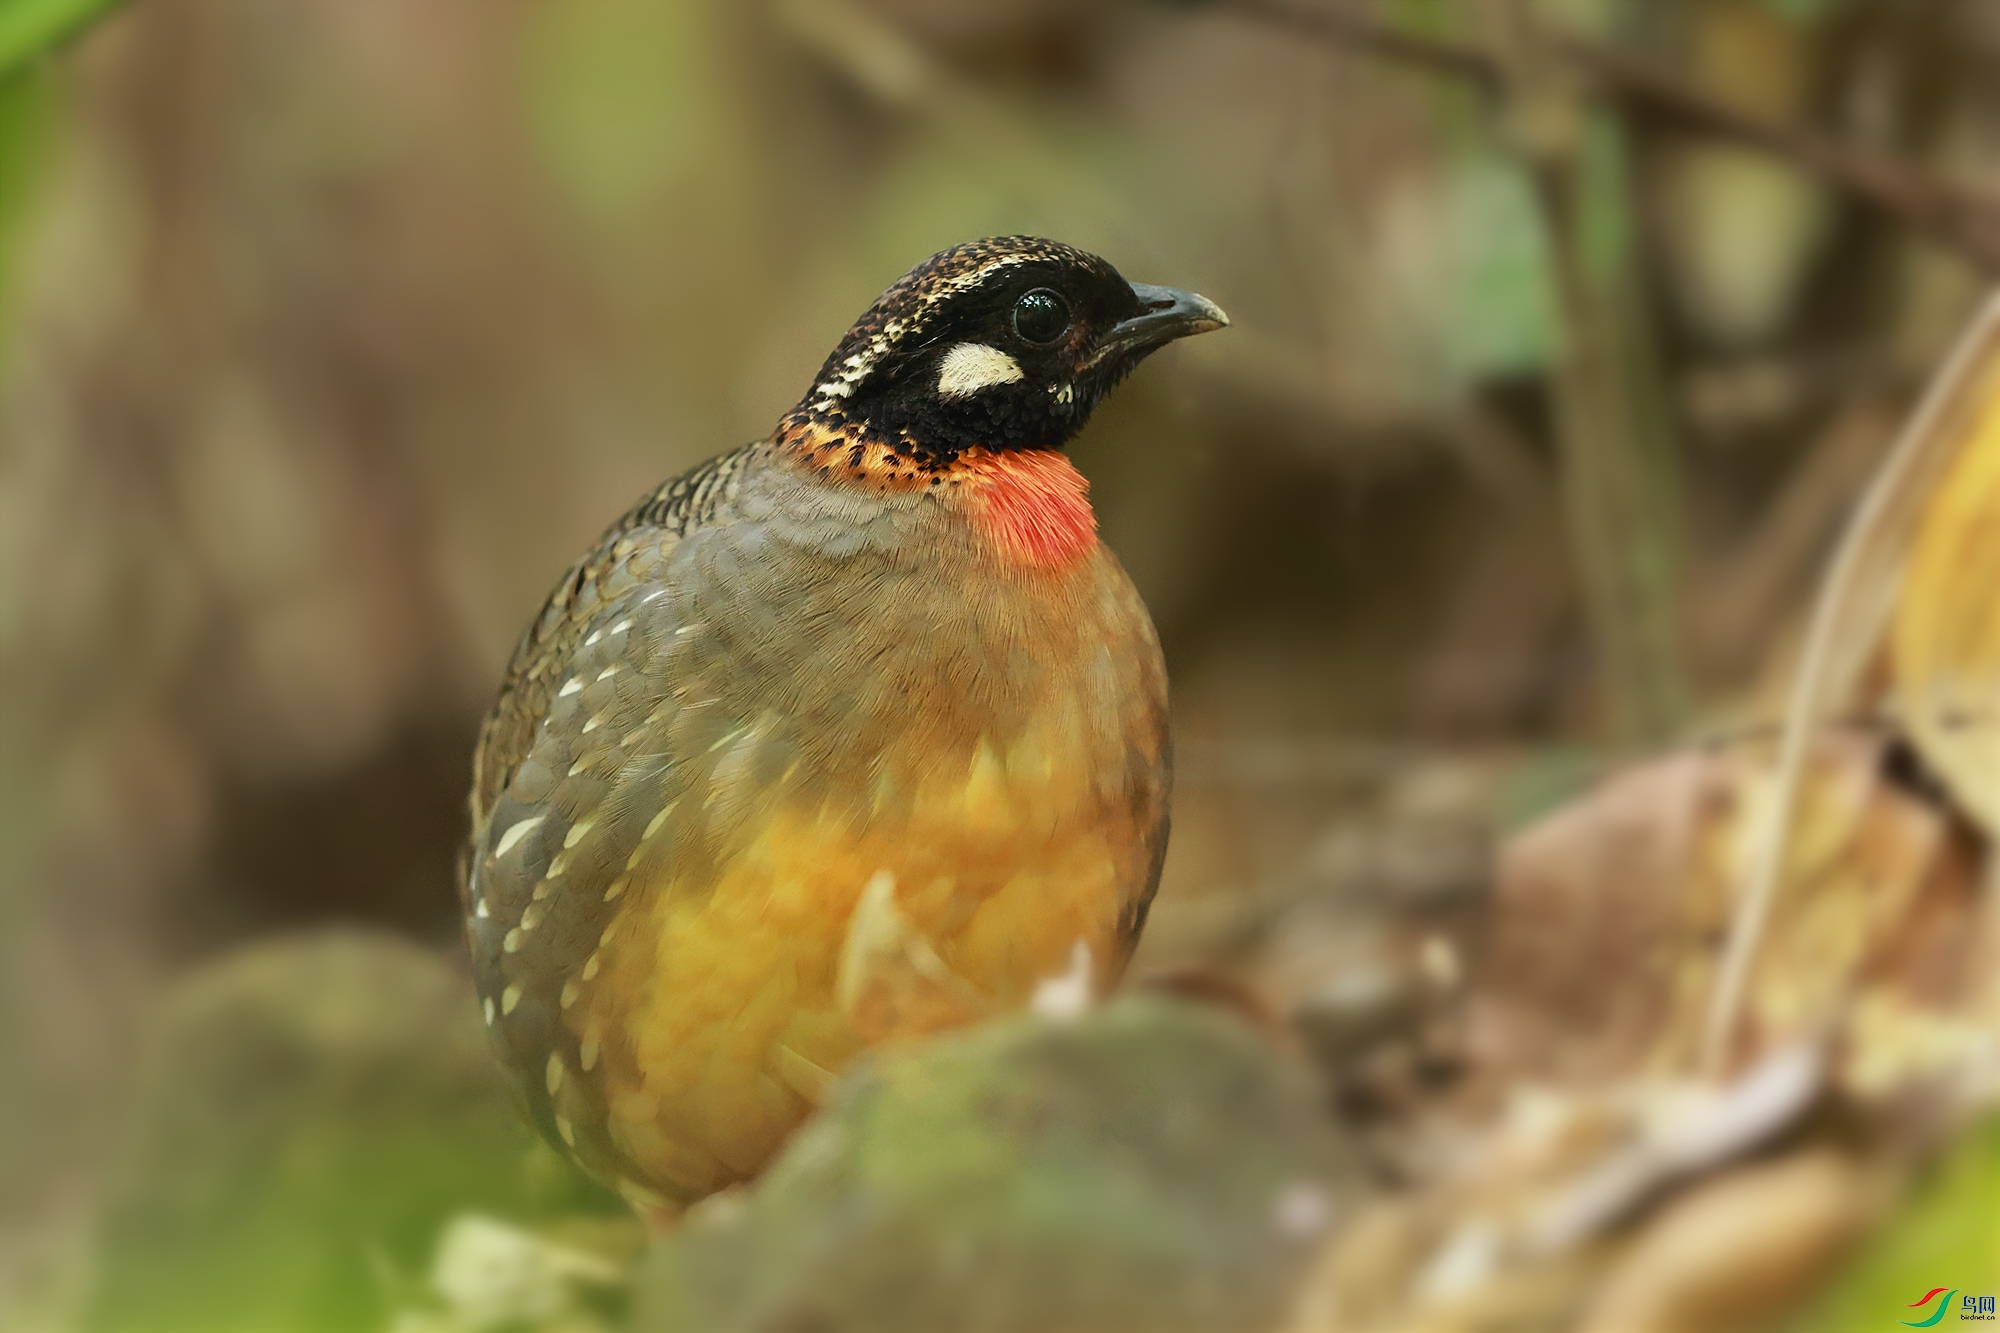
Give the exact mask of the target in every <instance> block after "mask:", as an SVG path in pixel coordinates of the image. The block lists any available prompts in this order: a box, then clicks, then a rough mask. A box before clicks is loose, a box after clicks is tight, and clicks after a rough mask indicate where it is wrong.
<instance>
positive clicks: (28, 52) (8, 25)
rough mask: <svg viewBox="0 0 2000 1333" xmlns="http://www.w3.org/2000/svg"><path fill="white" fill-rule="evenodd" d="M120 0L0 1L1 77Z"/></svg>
mask: <svg viewBox="0 0 2000 1333" xmlns="http://www.w3.org/2000/svg"><path fill="white" fill-rule="evenodd" d="M120 3H121V0H0V79H8V78H12V77H13V76H14V75H16V74H18V73H20V72H21V71H22V70H23V69H25V68H27V67H28V66H29V65H31V64H33V63H34V62H35V61H36V60H38V59H40V58H41V57H42V56H44V55H47V54H48V53H49V52H50V51H51V50H53V49H54V48H55V47H57V46H59V45H60V44H61V43H63V42H64V41H66V40H68V39H69V38H70V37H72V36H74V35H75V34H76V33H77V32H78V31H80V30H81V29H82V28H83V27H84V26H85V25H86V24H88V23H90V22H91V21H92V20H93V19H96V18H98V17H100V16H101V15H103V14H105V13H106V12H108V11H109V10H111V9H114V8H116V7H117V6H118V5H119V4H120Z"/></svg>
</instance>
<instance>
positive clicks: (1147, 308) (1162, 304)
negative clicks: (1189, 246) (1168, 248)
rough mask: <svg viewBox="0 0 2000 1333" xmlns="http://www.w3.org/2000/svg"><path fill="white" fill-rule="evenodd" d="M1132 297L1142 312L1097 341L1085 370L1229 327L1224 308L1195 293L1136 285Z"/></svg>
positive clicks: (1133, 357) (1115, 325) (1119, 323)
mask: <svg viewBox="0 0 2000 1333" xmlns="http://www.w3.org/2000/svg"><path fill="white" fill-rule="evenodd" d="M1132 294H1133V295H1134V296H1136V297H1138V298H1139V308H1140V313H1139V314H1137V315H1134V316H1133V317H1132V318H1130V319H1126V320H1120V321H1119V322H1118V323H1116V324H1114V325H1112V326H1111V328H1110V329H1109V330H1107V331H1106V332H1105V334H1104V336H1103V337H1102V338H1100V339H1098V340H1097V346H1096V347H1095V348H1093V349H1091V353H1090V360H1089V361H1088V362H1087V363H1086V365H1085V369H1088V368H1089V367H1090V366H1094V365H1096V364H1098V363H1099V362H1100V361H1104V360H1106V359H1107V358H1110V357H1129V358H1132V359H1137V358H1138V357H1141V356H1144V355H1145V354H1146V353H1148V352H1150V351H1153V350H1154V349H1155V348H1159V347H1164V346H1166V345H1167V344H1168V343H1170V342H1172V341H1173V340H1174V339H1176V338H1186V337H1189V336H1191V335H1193V334H1197V333H1208V332H1210V331H1211V330H1214V329H1221V328H1227V327H1228V326H1229V316H1227V315H1225V314H1223V313H1222V307H1221V306H1219V305H1217V304H1216V303H1215V302H1213V301H1211V300H1209V299H1208V298H1207V297H1206V296H1200V295H1197V294H1196V293H1194V292H1184V291H1182V290H1181V289H1180V288H1178V287H1155V286H1153V285H1152V284H1151V283H1145V282H1135V283H1133V284H1132Z"/></svg>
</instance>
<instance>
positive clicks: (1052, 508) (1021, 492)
mask: <svg viewBox="0 0 2000 1333" xmlns="http://www.w3.org/2000/svg"><path fill="white" fill-rule="evenodd" d="M956 466H957V467H958V468H962V469H964V471H965V472H966V474H967V484H968V485H969V486H970V488H971V491H972V494H971V496H970V497H969V498H970V501H971V504H972V507H973V514H974V521H975V522H977V523H978V524H979V526H980V527H981V528H983V529H984V530H985V531H986V533H987V534H988V535H989V536H991V537H992V538H993V541H994V544H995V545H997V546H998V547H999V548H1000V550H1001V551H1002V552H1003V553H1004V554H1005V555H1007V556H1008V557H1009V558H1010V559H1012V560H1013V561H1014V562H1015V563H1017V564H1022V565H1027V566H1029V567H1031V568H1036V569H1048V568H1053V567H1057V566H1062V565H1067V564H1069V563H1071V562H1072V561H1074V560H1078V559H1080V558H1082V557H1083V556H1084V555H1085V554H1087V553H1088V552H1089V551H1090V550H1091V548H1093V547H1095V546H1096V545H1097V514H1096V512H1095V511H1093V510H1092V509H1091V507H1090V483H1089V482H1088V481H1086V480H1084V476H1083V474H1082V473H1081V472H1078V471H1077V470H1076V467H1075V465H1074V464H1072V463H1071V462H1070V461H1069V459H1068V458H1066V457H1064V456H1063V455H1062V454H1060V453H1057V452H1055V451H1054V450H1052V449H1051V450H1044V449H1037V450H1033V451H1029V452H1007V453H986V452H984V451H983V450H972V451H968V452H967V453H966V454H964V455H963V456H961V457H960V459H959V461H958V463H957V464H956Z"/></svg>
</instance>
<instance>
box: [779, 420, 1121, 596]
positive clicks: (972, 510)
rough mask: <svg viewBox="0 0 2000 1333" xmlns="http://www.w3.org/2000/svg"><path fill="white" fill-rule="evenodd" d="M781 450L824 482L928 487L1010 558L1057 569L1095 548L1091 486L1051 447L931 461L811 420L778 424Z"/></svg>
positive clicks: (967, 453) (890, 487)
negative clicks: (958, 511) (964, 515)
mask: <svg viewBox="0 0 2000 1333" xmlns="http://www.w3.org/2000/svg"><path fill="white" fill-rule="evenodd" d="M778 438H779V443H780V446H781V448H782V449H784V450H785V451H787V452H789V454H790V455H791V457H792V458H793V459H794V460H795V461H796V462H797V463H798V464H799V465H800V466H802V467H805V468H807V469H809V470H811V471H813V472H816V473H817V474H818V475H819V476H821V477H822V478H825V479H826V480H827V481H829V482H835V483H838V484H841V485H847V486H862V487H867V488H869V489H871V490H878V491H884V492H889V491H899V492H904V493H908V492H912V491H932V492H936V493H937V494H938V496H939V498H940V499H943V500H944V501H945V502H946V503H950V504H957V505H959V506H961V507H962V512H964V513H966V514H967V516H968V517H970V518H971V520H972V522H973V525H974V526H975V527H976V528H978V530H979V531H980V532H982V533H984V534H985V535H986V536H987V537H988V538H990V539H991V540H992V542H993V544H994V546H995V548H996V549H997V550H998V551H999V552H1000V554H1001V555H1002V557H1004V558H1005V559H1006V560H1007V562H1008V563H1010V564H1013V565H1017V566H1020V567H1024V568H1028V569H1060V568H1062V567H1064V566H1067V565H1070V564H1073V563H1075V562H1076V561H1077V560H1080V559H1082V558H1083V557H1084V556H1086V555H1088V554H1089V553H1090V552H1091V551H1092V550H1094V549H1096V546H1097V514H1096V511H1094V510H1093V509H1091V507H1090V483H1089V482H1088V481H1087V480H1085V479H1084V475H1083V474H1082V473H1081V472H1078V471H1077V470H1076V466H1075V464H1073V463H1071V462H1070V461H1069V458H1068V457H1067V456H1066V455H1064V454H1063V453H1062V452H1061V451H1060V450H1057V449H1022V450H1004V451H996V450H991V449H978V448H974V449H967V450H966V451H965V452H963V453H961V454H960V455H959V456H958V457H957V458H955V459H953V460H952V461H951V462H949V463H942V464H940V463H931V462H926V461H924V460H922V459H920V458H917V457H914V456H913V455H912V453H911V451H910V449H909V446H908V445H907V444H905V445H904V447H903V451H902V452H898V451H897V449H896V448H895V447H892V446H891V445H888V444H885V443H883V442H882V441H880V440H856V439H854V438H852V437H851V436H849V435H846V434H844V433H842V432H841V431H840V430H839V429H837V428H830V427H828V426H827V425H826V424H824V423H823V422H819V421H815V420H813V419H811V418H809V417H805V418H801V417H799V416H796V415H795V416H794V417H792V418H790V419H788V420H787V421H786V423H785V424H784V425H783V426H782V427H780V429H779V436H778Z"/></svg>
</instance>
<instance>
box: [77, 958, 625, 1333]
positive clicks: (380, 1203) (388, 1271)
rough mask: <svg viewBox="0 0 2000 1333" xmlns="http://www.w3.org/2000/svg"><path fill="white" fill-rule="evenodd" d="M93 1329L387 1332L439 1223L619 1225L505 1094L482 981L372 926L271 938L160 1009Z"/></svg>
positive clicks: (212, 969)
mask: <svg viewBox="0 0 2000 1333" xmlns="http://www.w3.org/2000/svg"><path fill="white" fill-rule="evenodd" d="M133 1112H134V1119H133V1126H132V1138H131V1141H130V1143H129V1144H128V1145H127V1151H126V1153H125V1155H124V1158H123V1159H122V1164H121V1169H120V1170H119V1173H118V1175H117V1176H116V1178H115V1181H114V1187H113V1192H112V1199H111V1202H110V1207H109V1209H108V1212H107V1215H106V1221H105V1225H104V1228H103V1231H102V1236H101V1242H100V1252H99V1254H98V1256H97V1268H98V1274H99V1278H98V1281H97V1282H96V1284H95V1288H94V1299H93V1301H92V1304H91V1308H90V1311H89V1317H88V1320H87V1326H88V1327H89V1328H91V1329H93V1330H98V1331H99V1333H123V1331H124V1330H132V1331H133V1333H140V1331H142V1330H143V1333H173V1331H174V1330H199V1331H200V1333H233V1331H234V1330H252V1329H255V1330H258V1333H289V1331H290V1330H300V1331H301V1333H318V1331H319V1330H349V1329H353V1330H364V1329H365V1330H368V1331H369V1333H378V1331H379V1330H381V1329H383V1328H385V1327H387V1326H388V1324H389V1322H390V1320H391V1319H392V1318H393V1316H394V1314H395V1312H396V1310H398V1309H399V1308H402V1307H404V1306H405V1305H406V1303H408V1301H409V1300H410V1299H411V1298H412V1297H413V1296H414V1297H416V1298H417V1299H421V1296H420V1295H419V1291H420V1288H421V1286H422V1278H423V1276H424V1274H425V1273H426V1271H427V1269H428V1266H429V1263H430V1259H431V1252H432V1248H433V1246H434V1245H435V1243H436V1241H437V1238H438V1236H439V1234H440V1232H441V1231H442V1229H443V1227H444V1225H445V1223H446V1222H447V1221H448V1220H449V1219H450V1218H452V1217H454V1216H457V1215H460V1214H464V1213H483V1214H490V1215H494V1216H497V1217H501V1218H506V1219H511V1220H514V1221H517V1222H520V1223H527V1224H532V1223H534V1222H536V1221H540V1220H550V1219H554V1218H558V1217H563V1216H572V1215H575V1214H577V1213H580V1212H581V1213H589V1212H601V1211H604V1210H607V1209H618V1208H620V1205H619V1204H617V1202H616V1201H615V1200H614V1199H611V1198H610V1197H609V1196H607V1195H606V1194H604V1193H603V1192H602V1191H600V1190H598V1189H597V1188H596V1187H595V1186H592V1185H590V1184H588V1183H587V1182H585V1181H583V1180H582V1179H581V1178H580V1177H579V1176H577V1175H576V1174H575V1173H574V1172H573V1171H572V1170H571V1169H570V1168H569V1167H568V1166H567V1165H566V1164H564V1163H563V1162H562V1161H561V1160H560V1159H558V1158H557V1157H556V1155H555V1154H554V1153H552V1152H550V1151H549V1150H548V1149H547V1148H546V1147H544V1146H542V1144H541V1143H540V1142H539V1140H537V1139H536V1138H535V1136H534V1135H533V1133H532V1132H531V1131H530V1130H529V1129H528V1128H527V1127H526V1125H525V1123H524V1122H523V1121H522V1119H521V1117H520V1114H519V1113H518V1111H517V1110H516V1109H515V1107H514V1105H513V1103H512V1102H511V1100H510V1097H509V1093H508V1092H507V1090H506V1087H505V1085H504V1083H503V1080H502V1075H501V1073H500V1070H499V1068H498V1066H497V1064H496V1062H495V1060H494V1058H493V1055H492V1053H491V1051H490V1050H489V1049H488V1047H487V1041H486V1034H485V1031H484V1029H483V1025H482V1024H481V1021H480V1018H479V1013H478V1009H477V1007H476V1006H475V1004H474V1001H473V998H472V989H471V986H470V983H469V982H468V981H466V979H465V978H464V977H463V976H462V975H460V974H459V973H458V972H457V971H456V970H454V969H453V968H452V967H451V966H450V965H449V964H448V963H447V962H446V961H445V960H444V959H443V958H442V957H440V956H438V955H436V954H434V953H431V952H429V951H427V950H425V949H422V948H420V947H418V946H416V945H414V944H411V943H408V942H405V941H402V940H399V939H396V938H393V937H387V936H380V935H371V934H362V933H359V932H346V931H343V932H333V933H327V934H322V935H316V936H310V937H302V938H297V939H289V940H284V941H279V942H273V943H267V944H260V945H257V946H254V947H251V948H249V949H247V950H244V951H243V952H240V953H237V954H234V955H231V956H229V957H226V958H224V959H222V960H221V961H219V962H217V963H214V964H212V965H210V966H208V967H206V968H204V969H203V970H202V971H200V972H198V973H196V974H194V975H192V976H190V977H189V978H188V979H187V980H186V981H185V982H184V983H183V984H182V985H181V986H179V987H178V989H177V990H176V991H175V993H174V994H173V996H172V997H171V999H170V1001H169V1002H168V1003H167V1005H166V1006H165V1008H164V1012H163V1013H162V1014H161V1015H160V1022H159V1025H158V1027H157V1029H156V1031H155V1033H154V1035H153V1039H152V1042H151V1044H150V1047H149V1051H148V1056H147V1059H146V1061H145V1065H144V1069H143V1071H142V1074H141V1077H140V1083H139V1088H138V1091H137V1095H136V1096H135V1098H134V1104H133Z"/></svg>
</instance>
